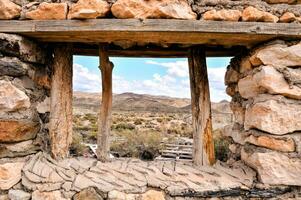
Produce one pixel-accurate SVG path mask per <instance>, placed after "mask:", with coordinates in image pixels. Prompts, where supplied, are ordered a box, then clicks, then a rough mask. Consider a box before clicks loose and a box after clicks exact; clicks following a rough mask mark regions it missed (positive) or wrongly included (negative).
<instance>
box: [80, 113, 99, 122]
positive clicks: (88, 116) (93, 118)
mask: <svg viewBox="0 0 301 200" xmlns="http://www.w3.org/2000/svg"><path fill="white" fill-rule="evenodd" d="M83 118H84V120H89V121H90V122H91V123H92V124H95V123H96V122H97V115H95V114H91V113H87V114H85V116H84V117H83Z"/></svg>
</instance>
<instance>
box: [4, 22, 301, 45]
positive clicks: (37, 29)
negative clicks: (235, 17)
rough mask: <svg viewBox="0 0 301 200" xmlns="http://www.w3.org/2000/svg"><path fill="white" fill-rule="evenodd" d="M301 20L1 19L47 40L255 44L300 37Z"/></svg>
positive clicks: (10, 29)
mask: <svg viewBox="0 0 301 200" xmlns="http://www.w3.org/2000/svg"><path fill="white" fill-rule="evenodd" d="M300 30H301V24H297V23H265V22H224V21H222V22H218V21H202V20H185V21H183V20H175V19H147V20H140V19H93V20H44V21H39V20H28V21H24V20H19V21H18V20H1V21H0V32H3V33H16V34H21V35H25V36H28V37H32V38H35V39H37V40H39V41H45V42H83V43H93V42H94V43H99V42H106V43H111V42H120V41H129V42H138V43H159V44H160V43H175V44H203V45H224V46H237V45H242V46H249V47H250V46H253V45H256V44H258V43H261V42H264V41H267V40H271V39H276V38H282V39H289V40H291V39H300V38H301V31H300Z"/></svg>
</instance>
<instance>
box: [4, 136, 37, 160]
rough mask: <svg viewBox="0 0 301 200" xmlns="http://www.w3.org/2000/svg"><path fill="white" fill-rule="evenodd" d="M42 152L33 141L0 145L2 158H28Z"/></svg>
mask: <svg viewBox="0 0 301 200" xmlns="http://www.w3.org/2000/svg"><path fill="white" fill-rule="evenodd" d="M38 150H40V147H39V146H36V145H35V144H34V143H33V140H27V141H24V142H18V143H7V144H1V145H0V158H13V157H20V156H26V155H30V154H34V153H36V152H37V151H38Z"/></svg>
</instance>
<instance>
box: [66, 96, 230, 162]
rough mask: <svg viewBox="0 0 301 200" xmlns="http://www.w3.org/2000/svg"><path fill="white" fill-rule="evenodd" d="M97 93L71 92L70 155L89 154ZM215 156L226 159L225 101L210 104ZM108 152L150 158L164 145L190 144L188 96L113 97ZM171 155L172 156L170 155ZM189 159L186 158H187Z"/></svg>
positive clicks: (227, 119) (227, 114)
mask: <svg viewBox="0 0 301 200" xmlns="http://www.w3.org/2000/svg"><path fill="white" fill-rule="evenodd" d="M100 100H101V94H99V93H86V92H74V94H73V112H74V119H73V130H74V134H73V144H72V147H71V154H72V155H74V156H78V155H86V156H93V153H92V152H91V150H90V149H89V146H87V144H90V145H91V144H96V142H97V113H98V112H99V109H100ZM212 115H213V116H212V117H213V130H214V140H215V150H216V157H217V158H218V159H221V160H226V156H227V151H228V150H227V149H228V147H227V145H228V144H227V140H226V138H224V137H222V134H221V133H222V130H223V128H224V126H226V125H229V124H231V123H232V117H233V116H232V112H231V109H230V104H229V102H227V101H225V100H224V101H221V102H219V103H212ZM112 118H113V119H112V126H111V131H112V139H111V153H112V154H114V155H115V156H118V157H136V158H141V159H154V158H155V157H158V156H160V155H161V154H162V152H166V153H170V151H166V149H170V148H168V147H166V145H167V146H168V145H169V146H170V145H172V146H174V145H181V144H186V145H187V146H188V148H189V146H191V144H192V121H191V107H190V99H188V98H172V97H167V96H152V95H147V94H134V93H122V94H115V95H114V96H113V115H112ZM170 156H171V157H172V155H170ZM188 158H189V157H188Z"/></svg>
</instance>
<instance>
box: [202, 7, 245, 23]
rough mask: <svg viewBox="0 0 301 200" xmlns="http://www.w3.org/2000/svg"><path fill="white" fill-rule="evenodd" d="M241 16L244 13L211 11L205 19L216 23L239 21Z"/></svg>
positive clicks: (205, 14) (205, 15)
mask: <svg viewBox="0 0 301 200" xmlns="http://www.w3.org/2000/svg"><path fill="white" fill-rule="evenodd" d="M241 15H242V13H241V11H239V10H226V9H222V10H219V11H216V10H209V11H207V12H205V13H204V15H203V19H204V20H214V21H239V19H240V18H241Z"/></svg>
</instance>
